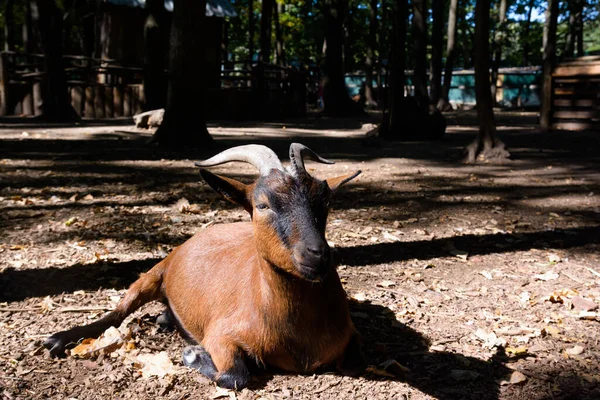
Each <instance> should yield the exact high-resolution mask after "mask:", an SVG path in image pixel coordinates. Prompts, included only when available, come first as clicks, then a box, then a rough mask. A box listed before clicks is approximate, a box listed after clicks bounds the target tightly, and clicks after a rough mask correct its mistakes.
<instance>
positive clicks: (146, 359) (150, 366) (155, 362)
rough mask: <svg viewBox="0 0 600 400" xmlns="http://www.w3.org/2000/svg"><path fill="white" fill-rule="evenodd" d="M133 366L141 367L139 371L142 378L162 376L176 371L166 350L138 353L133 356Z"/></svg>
mask: <svg viewBox="0 0 600 400" xmlns="http://www.w3.org/2000/svg"><path fill="white" fill-rule="evenodd" d="M134 366H135V367H137V368H141V369H140V372H141V374H142V377H144V378H150V377H151V376H158V377H159V378H162V377H164V376H165V375H167V374H175V373H176V372H177V371H176V370H175V366H174V365H173V363H172V362H171V359H170V358H169V355H168V354H167V352H166V351H161V352H160V353H157V354H147V353H144V354H140V355H138V356H137V357H135V363H134Z"/></svg>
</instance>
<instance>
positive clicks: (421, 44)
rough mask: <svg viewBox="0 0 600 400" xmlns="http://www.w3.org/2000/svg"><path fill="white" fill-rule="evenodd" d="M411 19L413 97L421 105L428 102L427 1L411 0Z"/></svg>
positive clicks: (425, 104)
mask: <svg viewBox="0 0 600 400" xmlns="http://www.w3.org/2000/svg"><path fill="white" fill-rule="evenodd" d="M412 5H413V20H412V35H413V36H412V37H413V40H414V49H415V68H414V74H413V82H414V85H415V98H416V100H417V103H418V104H419V106H421V107H426V106H427V105H428V104H429V94H428V93H427V1H426V0H412Z"/></svg>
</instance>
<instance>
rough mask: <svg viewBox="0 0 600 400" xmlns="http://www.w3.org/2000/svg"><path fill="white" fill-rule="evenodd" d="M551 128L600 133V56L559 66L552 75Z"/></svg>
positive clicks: (580, 59)
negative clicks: (598, 131)
mask: <svg viewBox="0 0 600 400" xmlns="http://www.w3.org/2000/svg"><path fill="white" fill-rule="evenodd" d="M551 104H552V110H551V114H552V128H553V129H566V130H584V129H591V130H600V57H599V56H589V57H581V58H577V59H574V60H571V61H567V62H563V63H560V64H558V65H557V66H556V68H555V69H554V72H553V74H552V103H551Z"/></svg>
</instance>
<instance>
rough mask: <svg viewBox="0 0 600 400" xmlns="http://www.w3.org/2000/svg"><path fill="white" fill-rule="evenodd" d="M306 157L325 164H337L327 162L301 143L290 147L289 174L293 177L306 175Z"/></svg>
mask: <svg viewBox="0 0 600 400" xmlns="http://www.w3.org/2000/svg"><path fill="white" fill-rule="evenodd" d="M304 157H306V158H308V159H310V160H313V161H318V162H320V163H323V164H335V163H334V162H333V161H330V160H327V159H325V158H323V157H321V156H320V155H318V154H317V153H315V152H314V151H312V150H311V149H309V148H308V147H306V146H305V145H303V144H301V143H292V144H291V145H290V167H289V173H290V174H291V175H292V176H298V175H300V174H305V173H307V172H306V168H304Z"/></svg>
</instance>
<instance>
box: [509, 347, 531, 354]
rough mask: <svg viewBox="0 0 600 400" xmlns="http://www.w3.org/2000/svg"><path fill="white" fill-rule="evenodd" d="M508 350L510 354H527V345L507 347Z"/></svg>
mask: <svg viewBox="0 0 600 400" xmlns="http://www.w3.org/2000/svg"><path fill="white" fill-rule="evenodd" d="M506 352H507V353H508V354H512V355H515V356H518V355H521V354H527V347H525V346H519V347H507V348H506Z"/></svg>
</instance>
